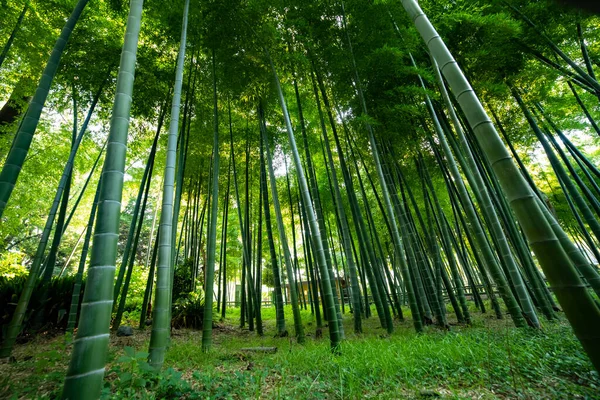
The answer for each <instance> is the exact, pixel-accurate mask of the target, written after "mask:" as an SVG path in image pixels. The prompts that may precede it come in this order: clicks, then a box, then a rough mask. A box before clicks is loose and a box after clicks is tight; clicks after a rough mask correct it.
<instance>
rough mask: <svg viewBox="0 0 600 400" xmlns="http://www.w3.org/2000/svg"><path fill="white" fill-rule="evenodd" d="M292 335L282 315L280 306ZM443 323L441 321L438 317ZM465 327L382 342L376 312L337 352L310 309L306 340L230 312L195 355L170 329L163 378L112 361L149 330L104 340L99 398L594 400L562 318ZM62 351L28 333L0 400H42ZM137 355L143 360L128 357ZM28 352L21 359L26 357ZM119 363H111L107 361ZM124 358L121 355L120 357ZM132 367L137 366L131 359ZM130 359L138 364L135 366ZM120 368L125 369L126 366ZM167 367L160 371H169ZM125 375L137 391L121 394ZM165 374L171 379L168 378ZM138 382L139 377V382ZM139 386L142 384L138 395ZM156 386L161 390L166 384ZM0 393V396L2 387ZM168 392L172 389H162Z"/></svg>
mask: <svg viewBox="0 0 600 400" xmlns="http://www.w3.org/2000/svg"><path fill="white" fill-rule="evenodd" d="M286 315H289V316H290V319H289V320H287V321H286V322H287V327H288V330H290V333H291V330H293V323H292V320H291V309H286ZM449 316H450V315H449ZM473 317H474V323H473V325H472V326H470V327H463V326H453V327H452V330H451V331H450V332H442V331H439V330H438V329H437V328H435V327H428V328H427V331H426V332H425V333H424V334H420V335H417V334H415V333H414V331H413V329H412V323H411V322H410V320H409V319H408V318H407V320H406V321H404V322H399V321H397V322H396V330H395V332H394V333H393V334H392V335H390V336H388V335H386V334H385V330H383V329H381V328H379V326H378V321H377V317H376V316H375V317H372V318H370V319H368V320H366V321H364V331H365V333H364V334H363V335H360V336H357V335H355V334H354V333H353V332H352V316H351V314H346V315H345V320H344V324H345V329H346V337H347V340H346V341H344V342H343V344H342V346H341V354H339V355H334V354H332V353H331V352H330V349H329V341H328V338H327V330H326V329H325V330H324V335H323V338H321V339H315V338H314V335H313V336H311V335H310V333H311V332H313V333H314V331H315V323H314V321H313V318H312V316H311V315H310V311H303V320H304V322H305V325H306V332H307V333H309V336H308V337H307V343H306V344H305V345H302V346H300V345H298V344H296V343H295V341H294V340H293V338H292V337H288V338H273V337H272V336H273V335H274V332H275V328H274V321H275V315H274V309H264V310H263V319H264V321H265V323H264V325H265V336H264V337H257V336H256V334H255V333H254V332H248V330H247V329H240V328H239V310H236V309H234V310H230V311H228V316H227V318H226V320H225V321H222V322H219V323H217V324H216V326H215V329H214V341H213V342H214V346H213V350H212V351H211V352H210V353H208V354H204V353H202V351H201V332H199V331H190V330H175V331H174V333H173V338H172V345H171V347H170V349H169V352H168V353H167V359H166V363H165V369H167V370H168V372H167V373H164V374H163V375H161V377H160V379H158V380H154V381H152V382H154V383H152V382H150V380H148V379H147V376H146V375H144V373H143V372H141V371H140V370H139V368H138V367H136V364H135V360H134V361H133V364H130V363H127V360H125V361H124V359H126V358H127V357H125V358H123V357H121V356H122V354H123V348H124V347H125V346H131V347H134V348H136V349H137V350H138V351H145V350H146V349H147V344H148V339H149V333H148V332H136V335H135V336H134V337H133V338H113V339H112V340H111V349H110V355H109V365H108V367H107V369H108V370H109V372H108V373H107V378H106V381H107V383H106V390H105V393H104V397H105V398H111V397H112V398H124V397H128V396H127V394H129V397H137V398H169V397H171V398H176V397H178V396H180V395H185V397H187V398H202V399H206V398H210V399H229V398H233V399H247V398H269V399H270V398H281V399H288V398H294V399H354V398H383V399H388V398H426V397H432V396H436V397H441V398H477V399H491V398H511V399H512V398H524V399H525V398H526V399H538V398H547V399H553V398H590V399H591V398H599V397H600V394H599V393H600V391H599V388H598V387H599V386H600V379H599V377H598V374H597V372H595V371H594V370H593V368H592V366H591V363H590V362H589V361H588V360H587V358H586V356H585V353H583V350H582V348H581V346H580V344H579V342H578V341H577V339H576V338H575V337H574V335H573V333H572V332H571V329H570V327H569V325H568V323H567V322H566V321H565V320H563V319H561V320H560V321H559V322H555V323H546V324H545V326H544V330H543V332H535V331H532V330H530V329H516V328H513V327H512V326H511V325H512V324H511V321H510V320H501V321H498V320H495V319H492V318H490V317H491V315H481V314H476V313H473ZM259 346H260V347H267V346H274V347H277V348H278V352H277V353H276V354H259V353H243V352H242V351H240V349H241V348H244V347H259ZM69 349H70V347H69V346H68V345H66V344H65V340H64V339H63V338H62V337H56V338H53V339H48V338H42V337H39V338H37V339H36V340H35V341H34V342H30V343H28V344H25V345H21V346H19V347H18V348H17V349H16V351H15V356H16V358H17V362H16V363H13V364H8V365H2V366H0V376H1V378H0V397H2V398H4V397H8V398H10V397H11V396H13V397H14V398H19V397H23V398H51V397H53V396H56V395H57V394H58V393H59V392H60V388H61V381H62V378H63V375H64V372H65V370H66V365H67V363H68V356H69V354H68V353H69V351H68V350H69ZM139 356H140V357H141V359H143V358H144V354H143V353H142V354H139ZM29 357H31V358H29ZM119 358H120V361H119ZM129 361H131V359H130V360H129ZM141 364H143V363H141ZM141 364H140V365H141ZM129 365H132V366H131V367H130V366H129ZM169 368H172V370H169ZM124 371H131V372H133V376H134V378H135V377H138V379H139V381H138V382H137V383H136V385H141V386H140V389H138V390H129V391H128V385H132V383H131V382H132V381H130V380H129V379H125V378H124V374H128V373H129V372H124ZM176 371H179V372H181V374H178V373H177V372H176ZM142 378H143V379H142ZM145 386H147V387H148V388H144V387H145ZM167 387H168V388H167ZM2 388H4V389H2ZM173 388H175V389H173Z"/></svg>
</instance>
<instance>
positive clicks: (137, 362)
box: [100, 347, 191, 399]
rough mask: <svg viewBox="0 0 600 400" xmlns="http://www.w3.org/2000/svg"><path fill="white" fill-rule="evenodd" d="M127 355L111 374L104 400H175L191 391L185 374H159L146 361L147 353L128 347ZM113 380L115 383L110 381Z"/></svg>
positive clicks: (167, 371) (122, 357) (164, 372)
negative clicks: (124, 399) (122, 399)
mask: <svg viewBox="0 0 600 400" xmlns="http://www.w3.org/2000/svg"><path fill="white" fill-rule="evenodd" d="M123 352H124V354H123V355H122V356H121V357H119V358H118V359H117V363H116V365H115V366H113V367H112V368H111V369H110V370H109V371H108V374H107V375H108V377H109V381H108V382H106V384H105V386H104V389H103V390H102V394H101V397H100V398H101V399H121V398H129V399H150V398H152V399H164V398H168V399H173V398H181V397H182V396H184V395H186V394H189V393H190V392H191V386H190V384H189V383H188V382H187V381H185V380H183V379H182V373H181V372H178V371H175V370H174V369H173V368H169V369H167V370H165V371H163V372H159V373H157V372H156V370H155V369H154V368H153V367H152V366H150V364H148V363H147V362H146V359H147V358H148V353H146V352H143V351H137V352H136V351H135V349H134V348H132V347H125V348H124V349H123ZM112 377H114V378H115V379H114V380H112V379H110V378H112Z"/></svg>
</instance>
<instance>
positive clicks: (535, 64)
mask: <svg viewBox="0 0 600 400" xmlns="http://www.w3.org/2000/svg"><path fill="white" fill-rule="evenodd" d="M63 3H65V4H62V5H50V4H44V2H38V1H34V0H31V1H30V0H27V1H21V2H15V3H14V4H7V3H2V5H1V7H3V8H4V9H5V10H7V12H6V14H5V15H6V16H5V17H2V19H3V21H2V22H3V27H2V28H1V29H0V31H1V32H2V34H3V35H4V36H5V37H4V40H3V41H2V42H3V43H5V44H4V47H3V50H2V53H1V54H0V89H1V90H2V91H1V92H0V93H1V94H2V95H3V96H5V100H6V103H5V104H4V106H3V108H2V109H1V110H0V131H1V136H2V137H0V142H1V143H0V151H2V153H3V154H2V157H3V159H4V160H5V161H4V163H3V164H2V171H1V173H0V217H1V218H2V222H1V224H2V226H0V230H1V231H2V236H3V240H4V243H5V245H6V248H7V250H6V252H7V254H8V250H10V249H13V250H15V249H20V250H21V251H22V252H24V253H27V254H30V261H29V262H28V274H26V277H24V278H23V279H22V287H21V289H20V292H19V293H17V294H16V297H15V298H14V304H13V303H11V305H10V307H8V308H7V309H8V311H7V313H8V314H9V318H6V321H5V320H3V323H4V321H5V322H6V326H5V329H4V332H3V341H2V346H1V349H0V356H1V357H3V358H6V357H10V355H11V352H12V350H13V347H14V346H15V343H16V341H17V339H18V337H19V336H20V335H24V334H25V332H26V331H27V332H29V331H31V330H35V329H36V327H37V328H39V327H41V326H44V324H45V323H48V320H49V316H48V315H45V314H44V309H43V307H42V309H41V310H40V309H36V308H35V307H33V306H32V304H31V301H32V296H33V297H35V298H36V299H37V300H36V304H37V302H39V303H40V304H45V303H46V301H47V300H48V299H49V298H51V297H52V296H53V292H52V290H53V289H52V282H53V281H56V280H58V279H61V278H64V277H65V276H67V275H72V276H73V279H72V280H71V281H69V282H70V283H69V288H68V299H69V304H68V309H67V311H66V314H65V315H64V316H63V317H61V318H63V319H64V321H65V324H66V329H67V331H69V332H75V335H74V339H73V349H72V354H71V362H70V364H69V367H68V372H67V375H66V377H65V383H64V391H63V397H64V398H96V397H98V396H99V393H100V391H101V388H102V384H103V376H104V368H105V364H106V354H107V350H108V342H109V337H110V333H111V331H114V332H116V331H118V330H119V327H120V326H121V325H122V324H124V323H125V321H126V320H127V318H128V317H127V315H128V314H127V311H126V308H127V307H126V305H127V304H128V301H129V299H130V298H131V296H133V294H132V289H131V287H132V280H133V279H134V278H133V277H135V276H139V275H140V274H142V272H143V274H144V288H143V290H142V292H143V295H142V294H140V298H142V299H143V300H142V301H141V305H140V307H141V313H140V317H139V321H135V322H136V324H137V325H139V328H140V329H151V336H150V345H149V350H148V352H149V357H148V362H149V364H150V365H151V366H152V367H153V368H154V369H156V370H160V369H161V368H162V366H163V363H164V359H165V353H166V352H167V351H168V348H169V341H170V331H171V327H172V325H173V324H175V323H176V321H177V318H178V317H177V315H176V314H177V309H178V307H179V303H178V298H179V297H178V296H179V295H180V294H182V293H194V294H195V296H197V297H196V299H200V301H201V307H200V308H201V310H199V313H197V314H194V315H190V316H188V318H189V319H188V320H186V323H190V319H191V318H195V322H194V323H193V326H194V327H195V328H201V329H202V350H203V351H204V352H209V351H210V350H211V347H212V346H214V344H213V343H212V335H213V332H212V330H213V322H216V321H218V320H219V319H220V318H225V316H226V314H227V312H228V309H230V308H231V307H240V310H241V313H240V315H241V318H240V321H239V324H240V327H247V328H248V329H249V330H250V331H253V332H256V334H257V335H274V336H278V337H286V336H291V337H293V338H294V339H295V340H296V341H297V342H298V343H300V344H302V343H303V342H304V341H305V337H306V335H307V334H310V335H315V336H316V337H321V336H322V335H326V336H328V339H329V342H330V346H331V350H332V352H334V353H338V352H341V351H343V346H342V343H343V341H344V339H345V335H346V333H347V332H345V331H344V325H343V324H342V318H343V315H344V314H347V313H351V314H352V320H353V330H354V333H356V334H360V333H361V332H362V330H363V324H362V323H363V321H364V319H365V318H378V321H379V323H380V325H381V327H382V328H383V329H384V330H385V331H386V332H387V333H388V334H391V333H392V332H393V331H394V326H395V324H397V323H398V321H405V320H406V321H407V322H409V323H411V324H412V325H413V326H414V329H415V330H416V331H417V332H426V331H428V330H431V329H441V330H449V329H451V325H452V324H454V322H452V323H451V321H456V323H458V324H465V325H469V324H470V323H471V318H472V316H471V313H472V312H473V308H472V307H471V308H470V307H469V304H473V303H474V305H475V308H476V309H477V312H480V313H490V314H493V315H494V316H495V318H497V319H505V318H506V319H510V320H511V321H512V323H513V324H514V325H515V326H516V327H520V328H523V329H529V330H531V332H532V334H534V332H535V331H537V330H543V329H544V326H545V325H546V324H549V323H552V321H554V320H556V319H557V318H559V314H564V316H565V317H566V318H567V319H568V321H569V323H570V324H571V326H572V328H573V331H574V333H575V335H576V336H577V338H578V339H579V341H580V342H581V344H582V346H583V348H584V350H585V352H586V353H587V355H588V356H589V358H590V360H591V362H592V363H593V365H594V366H595V368H596V369H600V337H599V335H600V333H599V332H600V308H599V307H600V306H599V303H598V296H600V275H599V271H598V262H599V260H600V253H599V250H598V246H599V244H600V171H599V169H598V167H597V162H596V161H597V160H598V155H597V150H596V147H594V146H597V143H598V140H599V139H598V137H597V136H598V135H600V128H599V127H598V122H597V116H598V110H599V109H600V106H599V104H598V100H599V99H600V83H599V81H598V79H597V76H596V73H597V72H598V71H599V69H600V41H598V33H599V32H600V20H599V19H598V17H596V16H594V15H592V14H587V13H586V12H584V11H580V10H576V9H570V8H567V7H563V6H559V5H557V4H555V3H552V2H547V1H542V0H539V1H533V2H525V1H517V0H513V1H478V0H461V1H456V2H448V4H445V2H441V3H442V4H440V2H432V1H422V2H420V4H418V3H417V2H416V1H415V0H401V1H400V0H396V1H384V2H369V1H358V0H348V1H345V2H344V1H333V2H331V1H324V2H308V3H307V2H299V1H298V2H296V1H291V2H286V4H283V3H281V4H280V3H277V2H268V1H264V0H259V1H246V2H242V1H237V0H231V1H230V0H217V1H209V2H204V1H201V0H179V1H175V2H173V3H172V4H171V5H170V7H164V4H163V2H160V1H156V0H146V1H144V0H131V1H130V2H129V4H125V3H122V2H120V1H118V0H113V1H104V0H91V1H88V0H77V1H68V2H63ZM53 7H54V8H53ZM44 14H45V15H46V17H45V21H44V18H41V16H42V15H44ZM60 24H63V26H60ZM41 33H43V36H44V38H47V37H51V38H52V41H48V40H46V39H44V40H46V42H47V43H46V42H40V43H39V47H40V48H41V49H42V50H39V49H36V50H35V51H33V50H31V48H29V47H28V45H27V44H26V42H27V43H29V41H30V40H31V38H32V37H35V36H36V35H38V36H39V35H41ZM24 36H27V37H24ZM117 54H120V58H118V57H116V55H117ZM40 72H41V73H40ZM65 115H67V116H68V117H69V118H70V119H71V120H70V121H68V120H66V119H65V118H64V116H65ZM61 117H62V120H61ZM56 121H59V122H58V123H57V122H56ZM57 125H60V128H58V130H59V132H58V133H53V132H52V130H53V129H57V128H56V126H57ZM42 159H43V160H42ZM46 159H47V160H46ZM45 169H47V170H45ZM40 179H42V181H40ZM34 185H43V186H44V188H43V189H40V190H39V191H38V189H36V186H34ZM75 231H76V232H75ZM71 258H73V261H72V262H71ZM38 298H39V299H38ZM285 305H290V306H291V312H292V314H293V326H287V325H286V320H285V315H284V309H285V307H284V306H285ZM371 305H373V306H374V309H372V307H371ZM265 306H269V307H274V308H275V310H276V324H275V327H276V328H275V330H276V331H275V332H269V331H266V330H265V329H264V324H263V319H262V315H261V311H262V310H263V309H264V307H265ZM302 309H304V310H310V311H311V314H312V315H313V317H314V320H315V325H314V326H309V325H307V324H306V323H307V322H308V321H303V319H302V314H301V310H302ZM288 310H289V308H288ZM372 313H376V316H375V315H372ZM147 326H148V328H146V327H147ZM323 340H326V339H323Z"/></svg>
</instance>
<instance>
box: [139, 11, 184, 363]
mask: <svg viewBox="0 0 600 400" xmlns="http://www.w3.org/2000/svg"><path fill="white" fill-rule="evenodd" d="M188 10H189V0H186V1H185V3H184V9H183V22H182V28H181V40H180V44H179V53H178V56H177V67H176V72H175V85H174V88H173V101H172V103H171V121H170V124H169V133H168V140H167V158H166V162H165V172H164V178H163V198H162V206H161V214H160V224H159V231H160V235H159V237H158V256H157V257H158V265H157V267H156V294H155V299H154V309H153V313H152V332H151V334H150V345H149V348H148V353H149V354H148V363H149V364H150V365H151V366H152V367H153V368H154V369H156V370H157V371H159V370H160V369H161V368H162V365H163V362H164V357H165V352H166V348H167V345H168V342H169V333H170V328H171V312H170V306H171V295H172V285H171V274H172V272H171V270H172V269H173V268H174V266H173V265H172V264H173V258H172V251H171V246H172V235H173V186H174V185H175V167H176V165H177V138H178V135H179V111H180V107H181V87H182V85H183V68H184V63H185V48H186V41H187V18H188Z"/></svg>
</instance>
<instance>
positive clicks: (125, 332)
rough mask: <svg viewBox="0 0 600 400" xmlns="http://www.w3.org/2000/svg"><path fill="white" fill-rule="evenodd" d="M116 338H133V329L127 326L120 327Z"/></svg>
mask: <svg viewBox="0 0 600 400" xmlns="http://www.w3.org/2000/svg"><path fill="white" fill-rule="evenodd" d="M117 336H119V337H122V336H133V328H132V327H130V326H127V325H121V326H120V327H119V329H117Z"/></svg>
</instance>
